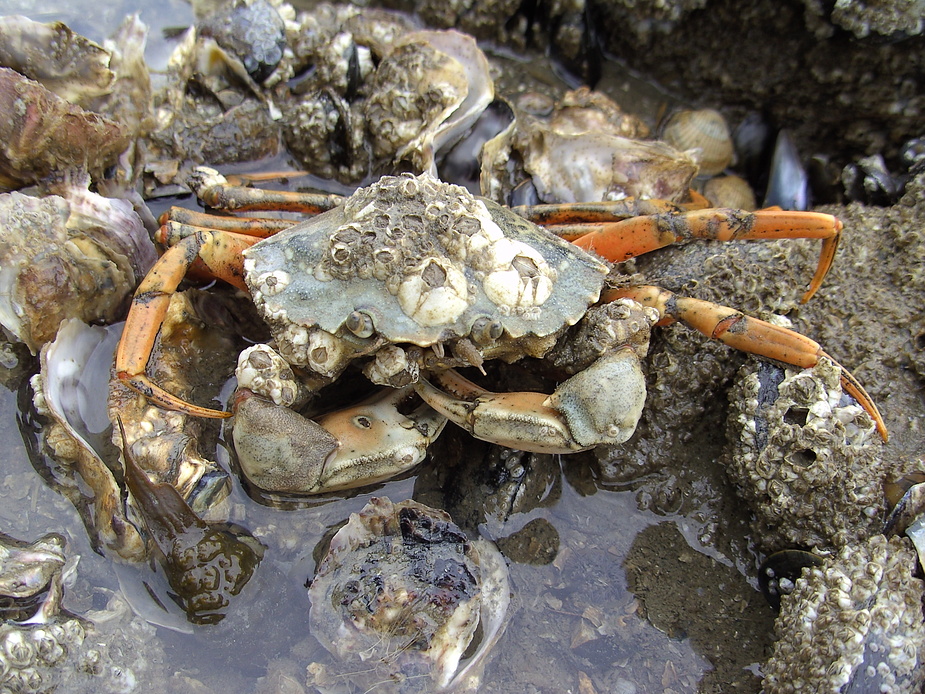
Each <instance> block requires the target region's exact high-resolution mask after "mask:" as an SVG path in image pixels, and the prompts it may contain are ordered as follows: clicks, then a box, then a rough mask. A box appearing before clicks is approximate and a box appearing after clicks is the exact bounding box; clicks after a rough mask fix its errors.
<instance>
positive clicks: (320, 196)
mask: <svg viewBox="0 0 925 694" xmlns="http://www.w3.org/2000/svg"><path fill="white" fill-rule="evenodd" d="M190 186H191V187H192V188H193V190H194V191H195V193H196V196H197V197H198V198H199V199H200V200H202V202H203V203H204V204H206V205H208V206H209V207H215V208H219V209H222V210H228V211H229V212H230V211H242V212H244V211H249V210H250V211H253V210H287V211H290V212H303V213H306V214H318V213H319V212H326V211H327V210H330V209H331V208H334V207H337V206H338V205H341V204H342V203H343V202H344V197H343V196H342V195H334V194H327V193H298V192H292V191H285V190H265V189H263V188H249V187H247V186H235V185H230V184H229V183H228V180H227V179H226V178H225V177H224V176H222V175H221V174H220V173H218V172H217V171H214V170H212V169H209V168H206V167H199V168H197V169H196V170H195V171H194V172H193V175H192V176H191V177H190Z"/></svg>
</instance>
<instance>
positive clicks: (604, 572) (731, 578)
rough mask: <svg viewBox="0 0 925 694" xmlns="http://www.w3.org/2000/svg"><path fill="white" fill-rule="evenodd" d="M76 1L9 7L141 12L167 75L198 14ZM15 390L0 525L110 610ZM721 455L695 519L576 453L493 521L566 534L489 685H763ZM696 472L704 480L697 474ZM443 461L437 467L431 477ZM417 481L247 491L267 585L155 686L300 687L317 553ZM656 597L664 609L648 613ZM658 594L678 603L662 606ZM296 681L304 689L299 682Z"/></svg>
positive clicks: (97, 33) (169, 648)
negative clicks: (65, 565)
mask: <svg viewBox="0 0 925 694" xmlns="http://www.w3.org/2000/svg"><path fill="white" fill-rule="evenodd" d="M64 4H65V5H66V6H67V7H66V9H62V8H61V5H62V3H60V2H53V1H52V2H43V1H42V0H36V1H34V2H30V1H28V0H0V13H14V12H17V13H23V14H27V15H29V16H31V17H33V18H36V19H42V20H44V21H50V20H52V19H61V20H63V21H65V22H66V23H68V24H69V25H70V26H71V27H72V28H73V29H75V30H76V31H78V32H80V33H83V34H85V35H87V36H88V37H90V38H93V39H95V40H102V39H103V38H104V37H105V36H106V35H107V34H108V33H109V32H110V31H111V30H112V29H114V28H115V27H116V26H117V25H118V23H119V22H120V21H121V19H122V17H123V16H124V15H125V14H126V13H128V12H131V11H134V10H136V9H138V10H140V12H141V18H142V20H143V21H145V22H146V23H148V24H149V26H150V27H151V39H150V40H149V46H148V52H147V55H148V58H149V61H150V62H151V64H152V65H155V66H157V65H163V64H164V61H165V60H166V55H167V53H168V48H167V46H166V44H165V42H164V41H163V40H161V38H160V37H161V32H162V30H163V29H165V28H170V27H177V26H183V25H185V24H186V23H188V22H189V21H190V18H191V11H190V8H189V6H188V5H186V4H185V3H182V2H179V1H178V0H167V1H166V2H157V3H151V2H136V1H133V0H123V1H122V2H113V3H107V4H106V5H105V7H104V10H103V11H102V12H99V11H98V10H99V6H98V4H97V5H92V8H93V11H92V12H91V11H90V10H88V8H87V7H81V6H79V5H78V4H75V3H73V2H68V3H64ZM90 16H92V17H93V19H92V20H89V19H88V17H90ZM630 82H632V80H631V78H629V77H628V76H626V77H620V76H617V75H616V73H614V74H613V75H611V82H610V85H611V86H610V87H609V88H610V89H611V90H612V91H613V93H614V96H617V97H619V96H620V94H619V92H620V91H622V90H623V89H625V88H626V87H624V85H626V84H629V83H630ZM662 97H663V95H662V94H661V92H659V91H657V90H655V91H654V92H649V93H647V94H645V95H639V97H638V99H637V101H638V103H639V104H640V107H642V108H644V110H648V111H652V112H654V110H655V108H656V107H657V106H659V105H661V104H664V102H665V99H664V98H662ZM0 396H2V401H0V421H2V424H0V445H3V447H4V450H5V452H6V456H5V465H4V472H3V475H2V478H0V496H2V498H3V503H2V504H0V530H2V531H3V532H7V533H9V534H11V535H14V536H16V537H20V538H23V539H34V538H35V537H37V536H39V535H41V534H42V533H45V532H49V531H58V532H63V533H64V534H65V535H66V536H67V538H68V542H69V546H70V551H71V552H73V553H76V554H79V555H80V556H81V561H80V564H79V568H78V578H77V581H76V583H75V584H74V585H73V586H71V587H70V588H69V590H68V593H67V600H66V606H67V607H68V608H69V609H72V610H73V611H75V612H78V613H81V612H85V611H86V610H88V609H90V608H92V607H96V608H98V607H101V606H102V605H101V603H105V597H106V595H107V593H106V591H107V590H111V591H117V590H119V581H118V577H117V575H116V572H115V570H114V567H113V565H112V564H111V563H110V562H109V561H107V560H106V559H104V558H103V557H101V556H99V555H97V554H94V553H93V551H92V549H91V547H90V544H89V541H88V539H87V536H86V533H85V531H84V529H83V526H82V524H81V521H80V518H79V516H78V514H77V512H76V511H75V510H74V508H73V507H72V506H71V505H70V503H69V502H68V501H66V500H65V499H64V498H63V497H61V496H60V495H58V494H57V493H56V492H55V491H53V490H52V489H50V488H49V487H48V486H47V485H46V484H45V483H44V482H43V481H42V479H41V477H40V476H39V475H38V474H37V473H36V471H35V470H34V469H33V468H32V466H31V464H30V462H29V458H28V456H27V455H26V451H25V448H24V446H23V444H22V440H21V438H20V435H19V431H18V426H17V413H18V408H17V402H16V394H15V393H10V392H7V391H5V390H4V391H3V392H2V394H0ZM698 440H699V439H698ZM715 454H716V450H715V449H709V448H706V449H704V450H702V451H698V452H696V453H692V454H691V455H690V459H689V460H687V459H685V460H683V461H673V462H672V465H677V466H678V467H679V469H680V468H682V467H683V468H684V469H685V471H684V472H677V473H671V472H669V473H667V474H668V475H669V476H671V475H672V474H677V476H678V478H679V480H680V482H679V483H678V484H677V485H674V487H673V488H675V489H676V490H678V491H677V493H678V494H681V495H688V497H689V499H688V502H683V503H682V502H681V501H679V502H678V504H677V505H676V506H675V507H674V508H675V510H676V509H680V508H683V509H684V513H683V515H681V514H676V513H673V512H665V511H664V510H663V511H661V512H655V511H651V510H644V509H645V508H652V507H653V506H654V507H656V508H662V509H664V508H666V507H668V508H669V510H671V504H661V505H660V504H658V503H655V504H652V503H647V502H646V499H648V497H647V496H646V494H649V495H650V496H651V494H657V493H658V489H660V488H661V487H660V486H659V485H656V484H653V485H652V489H655V490H656V491H654V492H653V491H652V490H651V489H649V490H647V482H648V481H649V480H647V478H645V477H643V478H642V479H639V480H633V481H632V482H631V483H627V484H625V485H623V486H616V485H610V486H607V485H603V484H600V483H599V482H597V481H596V477H595V476H596V474H597V469H596V464H595V461H594V460H593V457H591V456H572V457H564V458H562V459H561V466H562V467H563V468H564V470H565V471H564V472H557V473H556V474H555V475H554V477H555V478H556V479H557V480H558V482H557V484H558V487H557V489H558V492H557V494H556V495H550V496H547V497H546V498H545V499H544V501H543V503H542V505H540V506H539V507H537V508H535V509H532V510H527V511H525V512H522V513H518V514H514V515H513V516H512V517H511V518H510V519H509V520H508V521H507V522H506V523H505V524H504V525H503V527H494V526H485V527H484V532H486V533H487V534H488V535H489V536H491V537H492V539H497V538H498V537H505V536H508V535H510V534H512V533H513V532H516V531H518V530H520V529H521V528H522V527H523V526H525V525H526V524H527V523H528V522H530V521H534V520H536V519H543V520H545V521H547V522H548V524H549V525H551V526H552V527H553V528H554V529H555V531H556V533H557V535H558V542H557V544H556V549H557V552H556V556H555V559H554V560H553V561H552V562H551V563H546V564H543V565H531V564H527V563H517V562H512V563H511V567H510V569H511V576H512V580H513V584H514V588H515V591H516V595H515V602H516V604H517V608H518V609H517V612H516V613H515V615H514V617H513V619H512V622H511V624H510V625H509V628H508V630H507V633H506V635H505V636H504V638H503V640H502V643H501V644H500V645H499V647H498V648H497V651H496V654H495V658H494V660H493V661H492V663H491V664H490V666H489V668H488V670H487V672H486V677H485V685H484V687H483V689H482V691H486V692H525V691H527V692H530V691H535V692H564V691H581V692H591V691H598V692H605V691H614V692H616V691H620V692H646V691H669V690H671V691H674V692H693V691H698V690H701V691H703V690H705V689H709V688H710V687H716V688H717V689H719V690H722V689H723V687H724V685H727V686H728V684H729V683H730V682H732V681H738V682H739V685H740V686H741V687H742V689H741V691H749V690H757V688H758V686H757V682H758V680H757V678H755V677H754V676H753V675H754V670H755V668H754V666H752V667H750V668H749V666H750V665H752V664H753V663H755V662H756V661H758V660H760V659H761V657H763V652H762V649H763V648H764V646H765V645H766V638H767V634H768V632H769V628H770V613H769V611H768V609H767V607H766V606H765V605H764V604H763V602H762V598H761V597H760V595H758V594H757V593H756V592H755V590H754V589H753V588H752V586H751V585H750V582H749V580H748V579H747V578H746V576H745V575H744V573H743V571H744V569H743V568H742V567H743V566H746V565H748V563H749V561H750V557H749V556H748V555H747V554H745V553H733V552H729V551H727V550H722V551H721V550H718V549H715V548H714V547H711V548H705V547H703V546H702V545H701V544H700V542H699V541H698V539H697V538H698V536H699V535H700V533H701V529H702V526H703V518H704V516H705V515H710V513H712V511H710V513H707V512H705V511H704V508H705V507H709V508H710V509H714V508H715V507H718V506H720V505H722V500H723V499H727V498H728V489H726V487H725V486H724V483H723V482H722V481H719V482H718V481H717V479H718V478H717V470H716V463H715ZM698 461H699V462H700V463H703V465H705V467H704V468H703V469H700V468H698V467H696V466H692V465H688V464H689V463H695V462H698ZM436 464H439V461H437V462H435V461H432V460H428V461H427V462H425V464H424V470H425V471H426V470H427V468H428V467H429V466H433V465H436ZM422 474H423V473H422ZM665 474H666V473H664V472H663V473H662V475H663V477H662V479H663V478H664V475H665ZM417 481H418V476H417V475H412V476H409V477H407V478H405V479H402V480H397V481H392V482H389V483H386V484H383V485H379V486H377V487H376V488H374V489H364V490H362V493H360V494H356V495H354V496H350V497H349V498H345V499H336V500H331V499H326V500H324V501H323V502H321V503H320V504H319V505H317V506H313V507H309V508H301V509H297V510H288V511H283V510H276V509H271V508H268V507H265V506H262V505H260V504H257V503H255V502H254V501H252V500H251V499H250V498H249V497H248V496H247V495H246V494H244V492H243V491H242V490H241V489H240V488H239V487H237V486H236V488H235V489H234V491H233V493H232V496H231V497H230V499H229V500H228V501H227V502H226V503H225V504H223V505H222V506H221V507H219V508H218V509H215V515H216V517H219V518H222V519H228V520H231V521H234V522H237V523H240V524H242V525H244V526H246V527H248V528H249V529H250V530H251V531H252V532H253V533H254V535H255V536H257V537H258V538H259V539H260V540H261V541H262V542H264V543H265V544H266V545H267V547H268V549H267V552H266V556H265V559H264V561H263V563H262V565H261V567H260V569H259V572H258V576H257V577H256V578H255V579H254V580H253V581H252V582H251V584H250V585H249V586H248V587H247V588H246V589H245V591H244V593H243V594H242V595H241V596H240V597H239V598H238V600H237V601H236V602H235V603H234V605H233V607H232V609H231V610H230V612H229V614H228V617H227V618H226V619H225V620H224V621H223V622H222V623H220V624H219V625H216V626H211V627H190V630H191V632H192V633H179V632H177V631H174V630H170V629H166V628H163V627H161V628H159V629H158V631H157V639H158V640H159V642H160V645H162V646H163V649H164V653H165V657H166V663H164V664H163V668H162V669H161V672H162V673H163V674H162V677H163V678H164V682H162V683H156V682H149V683H145V684H144V686H143V688H142V689H140V691H144V690H145V688H144V687H147V686H156V685H157V684H164V685H166V686H168V687H169V688H170V689H169V690H170V691H178V692H180V691H184V692H185V691H189V692H200V691H214V692H218V691H223V692H227V693H228V694H231V693H232V692H254V691H257V690H258V689H259V691H300V689H299V687H304V686H305V682H306V675H305V670H306V667H307V666H308V664H309V663H311V662H313V661H315V660H324V659H325V657H326V654H325V652H324V651H323V649H322V648H321V647H320V646H319V644H318V643H317V642H316V641H315V640H314V639H313V638H312V637H311V636H310V634H309V633H308V627H307V623H308V620H307V615H308V608H309V603H308V597H307V592H306V590H305V583H306V580H308V579H309V578H310V577H311V575H312V572H313V569H314V558H313V556H312V553H313V551H314V550H315V547H316V545H317V544H318V543H319V542H320V541H321V540H322V537H323V536H324V534H325V533H326V532H327V531H328V530H329V529H330V528H332V527H333V526H336V525H337V524H339V523H341V522H342V521H344V520H345V519H346V518H347V516H348V515H349V514H350V513H352V512H356V511H359V510H360V509H361V508H362V507H363V506H364V505H365V503H366V501H367V500H368V499H369V498H370V497H371V496H373V495H375V496H388V497H390V498H391V499H392V500H394V501H398V500H402V499H406V498H410V497H412V496H413V495H415V494H416V492H419V491H420V490H418V489H416V487H417ZM692 490H693V491H692ZM691 499H692V500H693V501H690V500H691ZM691 506H693V507H695V508H694V509H693V510H691V508H690V507H691ZM737 527H739V526H736V525H735V523H732V522H730V523H729V525H728V527H726V528H725V530H728V531H729V532H730V533H733V534H734V533H739V534H738V535H736V536H735V537H733V538H726V539H724V540H722V541H719V542H717V543H716V544H717V546H720V547H727V548H728V547H733V546H736V547H743V546H745V545H746V544H747V538H745V537H744V535H742V534H741V531H740V530H736V528H737ZM730 528H731V529H730ZM727 555H728V556H727ZM628 576H629V577H628ZM129 580H130V579H129ZM630 581H632V585H633V587H634V589H635V590H636V593H634V592H632V591H631V589H630ZM681 581H684V585H683V586H682V585H681V584H680V582H681ZM137 587H138V586H136V588H137ZM642 594H644V595H645V596H647V600H648V601H649V602H648V603H647V605H646V607H647V608H648V611H649V616H648V618H647V617H646V614H645V613H646V609H645V608H644V607H643V604H642V603H641V601H640V598H641V596H642ZM659 600H660V601H661V602H662V603H663V605H664V606H665V607H664V609H658V608H656V607H655V601H659ZM653 623H655V624H657V625H658V626H654V625H653ZM737 642H740V643H741V646H742V648H741V649H740V650H742V651H744V653H745V658H744V662H741V663H738V662H736V663H733V671H732V672H730V671H729V665H730V664H729V663H728V662H727V663H725V665H724V667H721V668H720V669H722V670H723V673H722V676H721V677H716V678H715V679H710V677H709V676H707V678H708V680H709V684H707V683H704V682H701V680H703V678H704V677H705V673H707V672H708V671H710V670H713V669H714V668H717V667H720V663H718V660H719V659H721V658H724V657H725V656H724V655H723V653H724V651H723V648H724V647H727V646H730V645H735V644H736V643H737ZM746 668H749V669H746ZM715 674H716V673H715ZM293 682H294V683H296V684H297V685H298V686H292V688H289V687H290V686H291V685H292V684H293ZM698 683H700V684H698Z"/></svg>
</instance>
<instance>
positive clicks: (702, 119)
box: [662, 108, 735, 176]
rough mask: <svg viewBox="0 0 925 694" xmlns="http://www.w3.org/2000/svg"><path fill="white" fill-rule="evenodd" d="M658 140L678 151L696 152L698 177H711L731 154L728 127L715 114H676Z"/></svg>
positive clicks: (717, 114)
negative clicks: (698, 163)
mask: <svg viewBox="0 0 925 694" xmlns="http://www.w3.org/2000/svg"><path fill="white" fill-rule="evenodd" d="M662 139H663V140H665V142H667V143H668V144H670V145H672V146H674V147H677V148H678V149H680V150H682V151H687V150H692V149H698V150H700V174H701V175H703V176H715V175H716V174H718V173H720V172H722V170H723V169H725V168H726V167H727V166H729V164H730V163H732V158H733V155H734V153H735V148H734V146H733V142H732V135H731V133H730V132H729V125H728V124H727V123H726V119H725V118H724V117H723V114H722V113H720V112H719V111H715V110H713V109H710V108H707V109H702V110H699V111H678V112H677V113H675V114H674V115H673V116H671V117H670V118H669V119H668V121H667V122H666V123H665V127H664V129H663V130H662Z"/></svg>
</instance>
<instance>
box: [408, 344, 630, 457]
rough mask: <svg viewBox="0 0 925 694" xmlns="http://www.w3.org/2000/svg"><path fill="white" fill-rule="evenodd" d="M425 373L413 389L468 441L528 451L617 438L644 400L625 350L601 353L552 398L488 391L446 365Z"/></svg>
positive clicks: (577, 447)
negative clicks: (464, 433) (472, 438)
mask: <svg viewBox="0 0 925 694" xmlns="http://www.w3.org/2000/svg"><path fill="white" fill-rule="evenodd" d="M429 378H430V381H428V380H425V379H421V380H420V381H419V382H418V384H417V385H416V386H415V389H416V390H417V392H418V395H420V396H421V398H422V399H423V400H424V401H425V402H426V403H427V404H428V405H430V406H431V407H433V408H434V409H435V410H437V411H438V412H439V413H440V414H442V415H444V416H446V417H447V418H448V419H451V420H452V421H454V422H456V423H457V424H458V425H459V426H461V427H463V428H464V429H466V430H467V431H468V432H469V433H471V434H472V435H473V436H475V437H476V438H479V439H483V440H485V441H491V442H492V443H497V444H500V445H502V446H508V447H509V448H516V449H519V450H522V451H533V452H535V453H574V452H575V451H584V450H587V449H589V448H593V447H594V446H597V445H600V444H603V443H623V442H624V441H626V440H627V439H628V438H629V437H630V436H632V435H633V432H634V431H635V430H636V424H637V422H638V421H639V417H640V416H641V415H642V407H643V404H644V403H645V399H646V388H645V378H644V376H643V373H642V368H641V367H640V364H639V358H638V357H637V356H636V354H635V352H634V351H633V350H632V349H631V348H629V347H626V348H623V349H620V350H618V351H616V352H613V353H611V354H607V355H605V356H603V357H601V358H600V359H598V360H597V361H596V362H594V363H593V364H592V365H591V366H590V367H588V368H587V369H585V370H584V371H580V372H579V373H577V374H575V375H574V376H572V377H571V378H570V379H568V380H567V381H565V382H564V383H562V384H561V385H560V386H559V387H558V388H556V390H555V392H554V393H553V394H552V395H546V394H545V393H529V392H526V393H492V392H490V391H487V390H485V389H483V388H480V387H479V386H477V385H476V384H474V383H472V382H471V381H469V380H467V379H465V378H463V377H462V376H460V375H459V374H458V373H456V372H455V371H453V370H449V371H442V372H437V373H433V374H431V375H430V377H429ZM437 386H439V388H438V387H437ZM441 389H442V390H441Z"/></svg>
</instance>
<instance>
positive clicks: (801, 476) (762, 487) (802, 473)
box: [727, 358, 885, 550]
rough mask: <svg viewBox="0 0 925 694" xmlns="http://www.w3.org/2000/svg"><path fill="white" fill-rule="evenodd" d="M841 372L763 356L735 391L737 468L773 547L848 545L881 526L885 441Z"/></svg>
mask: <svg viewBox="0 0 925 694" xmlns="http://www.w3.org/2000/svg"><path fill="white" fill-rule="evenodd" d="M840 374H841V372H840V369H839V367H838V366H837V365H836V364H835V363H834V362H832V361H831V360H829V359H826V358H823V359H821V360H820V362H819V364H817V365H816V366H815V367H814V368H813V369H806V370H794V369H786V370H781V369H780V368H779V367H777V366H775V365H772V364H768V363H765V362H757V361H754V360H753V361H752V362H750V363H748V364H747V365H746V366H744V367H743V370H742V371H741V372H740V374H739V379H738V382H737V384H736V385H735V387H734V388H733V390H732V391H731V393H730V401H731V408H732V411H731V413H730V418H729V425H728V434H729V439H730V443H731V449H730V450H731V452H730V454H729V459H728V465H727V469H728V471H729V474H730V476H731V477H732V479H733V480H734V481H735V483H736V484H737V485H738V487H739V489H740V493H741V494H742V496H743V497H744V498H745V499H746V501H747V502H748V503H749V504H750V506H751V508H752V510H753V512H754V513H755V520H754V529H755V534H756V537H757V538H759V541H760V543H761V545H762V547H764V548H765V549H766V550H773V549H781V548H785V547H791V546H794V545H798V546H804V547H819V548H823V547H841V546H844V545H845V544H847V543H849V542H851V541H854V540H858V539H861V538H865V537H867V536H868V535H870V534H871V533H872V532H877V531H878V530H879V524H880V523H881V522H882V518H883V513H884V510H885V509H884V501H883V493H882V491H881V490H882V480H883V476H884V474H885V469H884V468H883V467H882V463H881V461H880V459H879V457H878V452H879V447H878V446H879V444H878V441H877V439H876V435H875V434H874V433H873V432H874V429H873V423H872V422H871V419H870V417H869V416H868V415H867V413H865V412H864V410H863V409H862V408H861V407H860V406H859V405H857V404H856V403H855V402H854V401H853V400H851V399H850V398H847V397H846V396H845V395H844V394H843V392H842V388H841V384H840Z"/></svg>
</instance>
